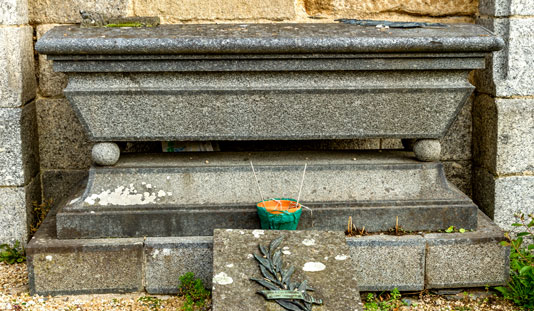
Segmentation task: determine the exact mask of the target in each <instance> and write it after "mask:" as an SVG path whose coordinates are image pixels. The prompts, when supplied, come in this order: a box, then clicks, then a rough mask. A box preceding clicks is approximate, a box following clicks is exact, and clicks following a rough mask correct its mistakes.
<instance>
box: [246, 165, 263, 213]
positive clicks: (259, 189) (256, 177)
mask: <svg viewBox="0 0 534 311" xmlns="http://www.w3.org/2000/svg"><path fill="white" fill-rule="evenodd" d="M250 166H251V167H252V173H254V179H256V186H257V187H258V192H259V193H260V197H261V201H262V202H263V207H265V199H264V197H263V193H262V192H261V188H260V182H259V181H258V176H256V171H255V170H254V164H252V160H251V161H250Z"/></svg>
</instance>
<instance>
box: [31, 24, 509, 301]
mask: <svg viewBox="0 0 534 311" xmlns="http://www.w3.org/2000/svg"><path fill="white" fill-rule="evenodd" d="M502 47H503V41H502V40H501V39H499V38H497V37H495V36H494V35H493V34H491V33H490V32H488V31H487V30H485V29H484V28H482V27H479V26H476V25H447V26H436V27H432V26H430V27H423V28H412V29H395V28H376V27H364V26H358V25H350V24H222V25H215V24H214V25H161V26H159V27H154V28H79V27H77V26H62V27H56V28H54V29H53V30H51V31H50V32H48V33H47V34H46V35H44V36H43V37H42V39H40V40H39V42H38V43H37V45H36V48H37V50H38V51H39V52H40V53H42V54H46V55H47V57H48V58H49V59H52V60H53V62H54V69H55V70H56V71H60V72H64V73H67V74H68V77H69V83H68V86H67V88H66V89H65V90H64V93H65V96H66V97H67V98H68V100H69V101H70V103H71V104H72V106H73V107H74V110H75V112H76V114H77V115H78V117H79V119H80V121H81V123H82V124H83V126H84V127H85V129H86V131H87V134H88V137H89V139H90V140H92V141H94V142H95V143H96V144H95V147H94V149H93V159H94V161H95V165H94V166H93V167H92V168H91V169H90V173H89V178H88V181H87V184H86V186H85V189H84V190H83V191H82V192H80V193H78V194H77V195H75V196H74V197H73V198H72V199H70V200H69V201H68V202H66V203H65V204H63V205H62V206H60V208H59V210H58V212H57V215H56V218H55V231H53V232H57V235H56V236H55V237H54V238H56V239H58V240H54V241H70V242H69V243H74V242H72V241H73V240H72V239H79V238H83V239H89V240H91V241H93V239H94V241H99V240H98V238H109V237H113V238H142V237H192V238H195V239H196V238H200V237H202V236H211V235H212V234H213V229H215V228H234V229H256V228H259V220H258V218H257V215H256V210H255V204H256V202H258V201H259V200H260V195H259V194H258V192H257V190H256V185H255V179H254V175H253V174H252V171H251V168H250V161H252V162H253V163H254V166H255V167H256V171H257V176H258V179H259V180H260V188H261V191H262V192H263V195H264V196H265V197H269V198H272V197H291V196H297V192H298V190H299V183H300V178H301V176H302V168H303V166H304V164H305V163H307V165H308V169H307V171H306V176H305V181H304V187H303V188H302V193H301V198H302V202H303V204H304V205H306V206H308V207H309V208H310V209H311V212H310V211H309V210H306V211H304V212H303V216H302V219H301V222H300V224H299V229H304V230H305V229H313V230H344V229H345V228H346V226H347V221H348V218H349V217H352V221H353V223H354V224H355V225H356V226H357V227H358V228H362V227H365V228H366V230H367V231H370V232H381V231H387V230H389V229H391V228H393V227H396V226H398V225H400V226H402V228H403V229H404V230H406V231H416V232H417V231H438V230H443V229H446V228H448V227H450V226H454V227H457V228H465V229H467V230H470V229H471V230H475V229H477V228H478V227H479V224H478V222H477V220H478V219H479V217H480V216H479V215H477V212H478V209H477V207H476V206H475V205H474V204H473V202H472V201H471V200H470V199H469V198H468V197H467V196H466V195H465V194H463V193H461V192H460V191H459V190H458V189H456V188H455V187H454V186H452V185H451V184H450V183H449V182H448V181H447V180H446V178H445V175H444V172H443V166H442V164H441V163H440V162H439V153H440V144H439V138H441V137H443V136H444V135H445V133H446V132H447V130H448V129H449V127H450V125H451V123H452V122H453V121H454V119H455V117H456V115H457V114H458V112H459V110H460V109H461V108H462V106H463V105H464V103H465V101H466V99H467V98H468V97H469V96H470V94H471V93H472V91H473V89H474V87H473V86H472V85H471V84H470V83H469V82H468V74H469V72H470V71H471V70H473V69H481V68H484V65H485V56H486V55H487V54H488V53H490V52H492V51H495V50H498V49H500V48H502ZM365 138H401V139H403V142H404V143H405V145H406V150H405V151H382V152H378V151H365V152H364V151H356V150H354V151H347V150H345V151H334V150H331V151H307V152H300V151H297V152H295V151H276V152H274V151H271V152H269V151H262V152H252V151H251V152H248V151H246V152H237V150H231V149H227V150H221V151H219V152H199V153H159V154H145V153H139V154H124V155H122V156H120V149H119V147H118V145H117V143H119V145H120V142H139V141H150V142H154V141H156V142H159V141H181V142H184V141H193V142H206V141H209V142H225V141H232V142H236V144H239V143H243V144H245V145H246V144H247V143H248V142H251V141H253V142H254V143H255V144H256V145H257V144H261V142H262V141H269V142H271V143H272V141H279V142H283V141H285V143H287V142H288V141H289V142H297V141H303V140H336V139H365ZM241 150H242V149H241ZM125 240H128V239H125ZM195 241H196V240H195ZM54 243H56V242H54ZM57 243H59V242H57ZM95 243H96V242H95ZM34 245H37V244H36V243H34ZM165 245H166V244H165ZM33 247H34V250H33V252H35V253H36V254H37V253H39V252H40V251H39V248H38V246H33ZM35 256H36V255H35ZM154 256H155V255H154ZM153 258H156V257H153ZM35 282H37V281H35V280H34V283H32V284H33V285H32V286H33V288H35V289H34V290H35V291H37V292H45V293H49V292H50V291H47V290H40V289H39V288H40V287H39V286H40V285H38V284H37V283H35ZM490 283H491V282H490ZM451 286H452V285H451ZM369 288H371V287H369ZM377 288H380V287H377ZM405 288H407V289H408V288H409V289H413V288H420V287H417V286H416V287H405Z"/></svg>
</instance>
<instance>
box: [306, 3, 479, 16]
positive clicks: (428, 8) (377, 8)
mask: <svg viewBox="0 0 534 311" xmlns="http://www.w3.org/2000/svg"><path fill="white" fill-rule="evenodd" d="M304 3H305V8H306V11H307V12H308V14H310V15H316V14H323V15H324V14H328V15H330V14H332V15H335V16H343V17H351V16H354V15H356V16H360V15H362V14H369V13H394V12H395V13H397V12H398V13H405V14H410V15H429V16H448V15H474V14H475V13H476V12H477V6H478V0H447V1H422V0H417V1H405V0H364V1H361V0H305V1H304Z"/></svg>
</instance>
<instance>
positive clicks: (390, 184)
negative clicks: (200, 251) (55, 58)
mask: <svg viewBox="0 0 534 311" xmlns="http://www.w3.org/2000/svg"><path fill="white" fill-rule="evenodd" d="M250 160H252V161H253V162H254V166H255V168H256V173H257V176H258V179H259V180H260V183H261V189H262V192H263V196H264V197H268V198H272V197H296V196H297V194H298V189H299V187H300V180H301V176H302V169H303V165H302V164H303V163H307V164H308V168H307V170H306V176H305V177H306V178H305V183H304V186H303V188H302V192H301V200H302V202H303V204H305V205H306V206H310V208H312V209H314V212H313V215H311V214H309V212H308V211H305V212H304V213H303V214H304V215H303V216H302V220H301V222H300V228H301V229H309V228H313V229H316V230H339V229H340V228H344V227H345V226H346V222H347V219H348V217H349V216H352V217H353V219H354V222H355V225H357V226H359V227H362V226H365V227H366V228H367V230H368V231H372V232H374V231H384V230H388V229H390V228H391V227H393V226H395V218H396V217H399V221H400V222H401V223H402V224H403V227H404V228H405V229H406V230H410V231H416V230H440V229H446V228H448V227H449V226H450V225H455V226H463V227H464V228H466V229H471V228H475V227H476V207H475V206H474V205H473V204H472V202H471V201H470V200H469V199H468V198H467V196H465V195H464V194H462V193H461V192H459V191H458V190H456V188H451V187H450V186H449V184H448V183H447V182H446V180H445V178H444V173H443V170H442V166H441V164H439V163H421V162H419V161H416V160H414V159H413V156H412V155H411V154H410V153H403V152H385V151H384V152H355V151H350V152H349V151H348V152H319V151H314V152H255V153H252V152H244V153H216V152H211V153H203V154H198V153H197V154H194V153H179V154H171V155H169V154H166V155H162V154H160V155H123V156H122V158H121V160H120V161H119V162H118V163H117V164H116V165H115V166H114V167H113V169H112V170H110V169H109V168H106V167H92V168H91V170H90V176H89V181H88V184H87V185H88V189H87V190H86V192H85V193H84V195H83V196H80V197H79V198H77V199H76V200H74V201H72V202H71V203H69V204H68V205H67V206H66V207H64V208H63V209H62V210H61V212H60V213H59V215H58V236H59V237H60V238H94V237H131V236H190V235H211V230H212V229H214V228H219V227H220V226H224V225H228V224H231V226H232V227H234V228H250V229H253V228H258V227H259V224H258V219H257V215H256V210H255V205H256V203H257V202H258V201H260V200H261V196H260V195H259V194H258V192H257V190H256V188H255V187H254V184H255V181H254V175H253V174H252V172H251V168H250V163H249V161H250ZM325 180H328V183H325ZM293 189H294V190H293ZM444 202H447V203H446V204H444ZM191 209H193V210H195V213H191ZM95 211H99V212H98V213H96V212H95ZM414 215H417V217H414ZM436 215H440V216H439V217H436ZM199 221H202V224H203V225H198V222H199ZM103 224H105V225H103Z"/></svg>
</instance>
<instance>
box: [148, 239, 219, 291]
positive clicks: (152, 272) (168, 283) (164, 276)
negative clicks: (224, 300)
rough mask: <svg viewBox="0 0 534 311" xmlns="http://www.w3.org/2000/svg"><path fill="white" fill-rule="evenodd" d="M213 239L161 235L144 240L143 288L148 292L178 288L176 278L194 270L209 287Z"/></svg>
mask: <svg viewBox="0 0 534 311" xmlns="http://www.w3.org/2000/svg"><path fill="white" fill-rule="evenodd" d="M212 248H213V238H212V237H211V236H209V237H199V236H191V237H163V238H147V239H146V242H145V254H146V268H145V270H146V271H145V273H146V276H145V289H146V291H147V292H148V293H150V294H170V293H173V294H174V293H176V292H177V291H178V286H179V285H180V280H179V277H180V276H182V275H184V274H185V273H187V272H193V273H194V274H195V277H197V278H199V279H201V280H202V281H203V283H204V286H206V287H207V288H211V280H212V276H213V274H212V271H213V253H212Z"/></svg>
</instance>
